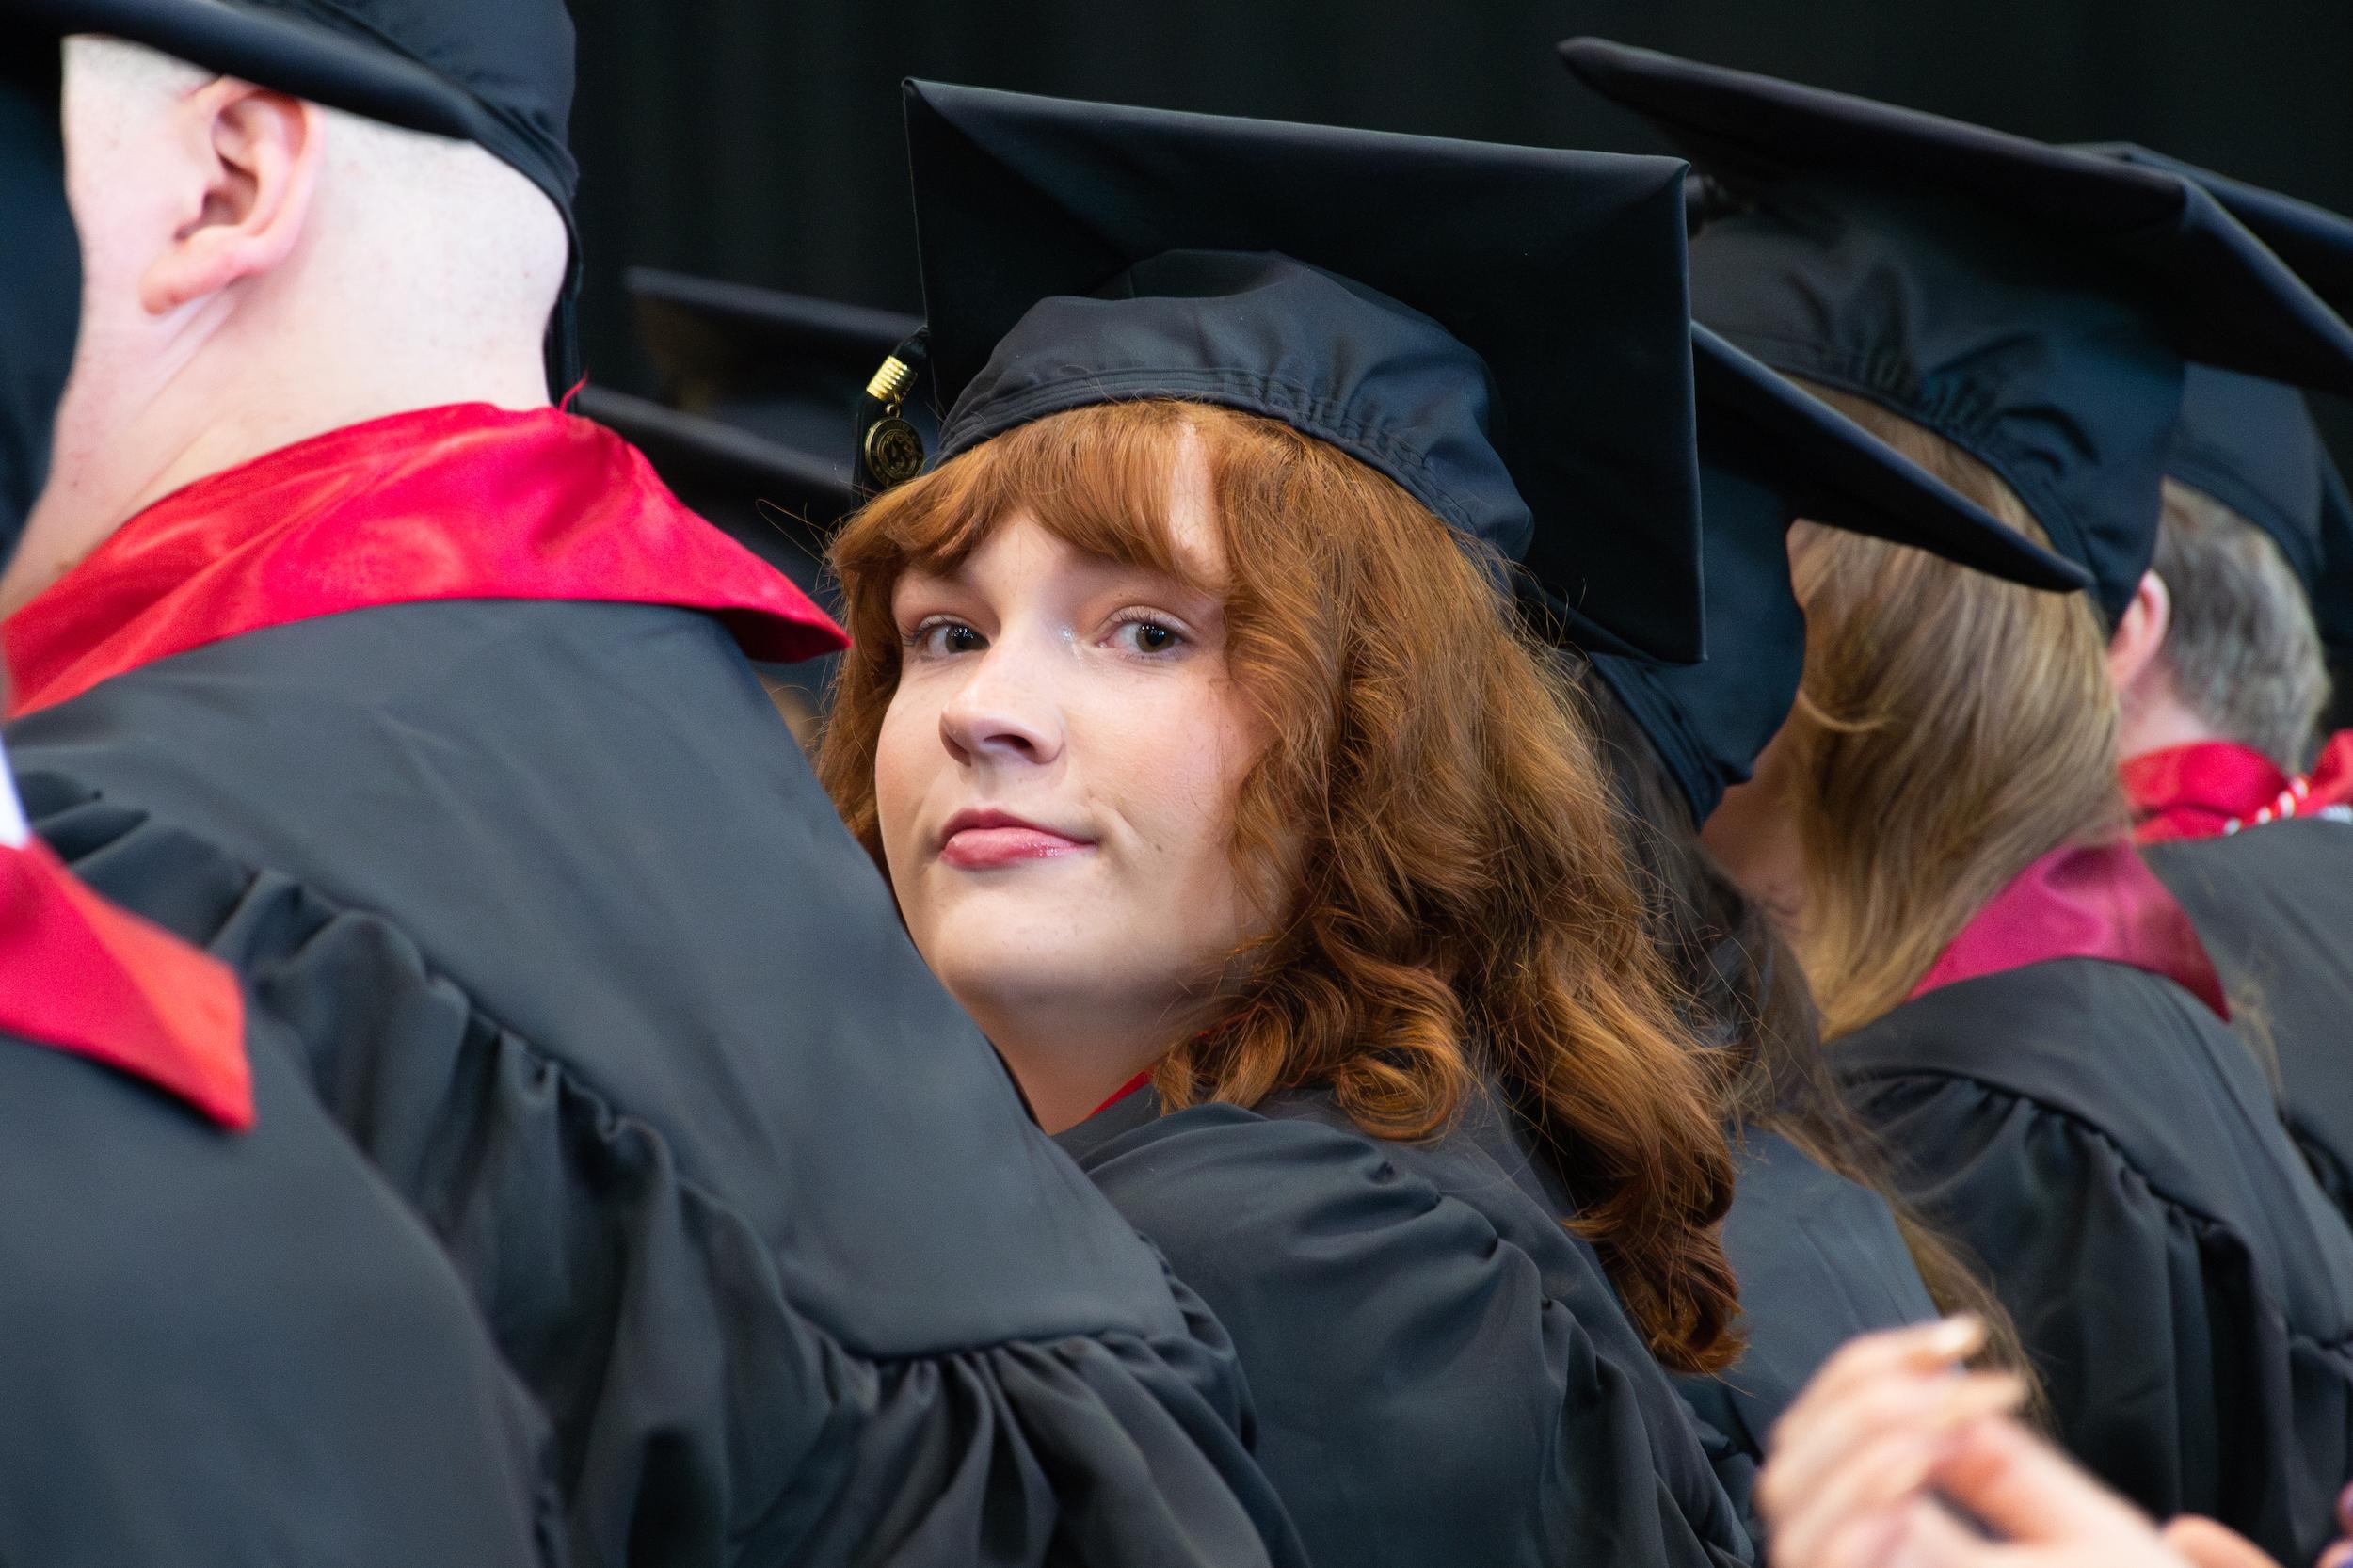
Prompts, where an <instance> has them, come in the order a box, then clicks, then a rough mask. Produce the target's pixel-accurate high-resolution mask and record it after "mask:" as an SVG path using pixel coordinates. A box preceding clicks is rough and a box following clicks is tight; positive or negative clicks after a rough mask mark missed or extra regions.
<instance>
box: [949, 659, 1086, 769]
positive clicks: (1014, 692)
mask: <svg viewBox="0 0 2353 1568" xmlns="http://www.w3.org/2000/svg"><path fill="white" fill-rule="evenodd" d="M1039 663H1040V661H1039V659H1038V658H1037V657H1036V656H1035V655H1034V654H1033V653H1032V652H1031V651H1030V650H1028V649H1026V648H1024V647H1023V646H1022V645H1021V644H1020V643H1018V642H1000V643H998V644H996V645H994V646H992V647H990V648H986V649H984V651H982V652H980V653H977V654H974V655H972V656H971V662H970V664H969V666H968V674H967V676H966V679H965V680H964V682H963V683H962V684H961V685H960V686H958V687H957V688H956V690H955V691H954V692H953V693H952V695H951V696H949V698H948V701H947V703H946V704H945V705H944V706H943V707H942V708H941V709H940V712H939V735H940V740H941V742H942V743H943V744H946V746H947V747H948V749H949V751H950V752H952V753H953V754H954V755H955V756H956V758H957V759H958V760H964V761H971V762H981V763H987V762H1002V763H1024V762H1027V763H1044V762H1050V761H1052V760H1054V759H1055V758H1056V757H1058V756H1060V755H1061V753H1062V743H1063V735H1062V724H1061V718H1060V713H1059V709H1058V706H1057V704H1056V702H1055V700H1054V696H1053V693H1052V691H1051V689H1050V681H1049V678H1048V673H1047V671H1045V670H1044V669H1041V668H1040V667H1039Z"/></svg>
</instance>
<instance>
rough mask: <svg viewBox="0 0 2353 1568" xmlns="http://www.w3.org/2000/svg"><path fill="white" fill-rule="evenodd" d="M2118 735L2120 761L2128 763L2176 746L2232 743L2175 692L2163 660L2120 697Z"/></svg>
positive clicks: (2152, 666) (2134, 682)
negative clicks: (2220, 742) (2221, 742)
mask: <svg viewBox="0 0 2353 1568" xmlns="http://www.w3.org/2000/svg"><path fill="white" fill-rule="evenodd" d="M2230 739H2231V737H2230V736H2229V735H2226V734H2224V733H2223V732H2222V731H2221V730H2219V729H2217V728H2215V727H2214V726H2213V725H2211V724H2209V723H2207V722H2206V720H2204V719H2203V718H2201V717H2200V716H2199V715H2198V713H2197V712H2195V711H2193V710H2192V709H2191V708H2190V706H2189V704H2188V703H2186V702H2184V701H2183V700H2182V699H2181V696H2180V695H2179V694H2178V693H2177V692H2176V691H2175V690H2174V686H2173V680H2172V677H2171V676H2170V674H2169V672H2168V670H2167V668H2166V666H2165V664H2164V663H2163V661H2162V660H2158V661H2155V662H2153V663H2152V664H2150V666H2149V667H2148V668H2147V669H2146V670H2144V671H2143V672H2142V673H2141V675H2140V677H2139V678H2138V679H2137V680H2134V681H2133V683H2132V684H2131V685H2129V686H2127V687H2126V688H2125V689H2124V691H2123V692H2122V693H2121V712H2120V714H2119V719H2118V724H2117V732H2116V750H2117V757H2118V760H2121V761H2125V762H2129V761H2131V760H2133V759H2134V758H2136V757H2146V756H2148V755H2150V754H2151V753H2152V752H2158V751H2171V750H2172V749H2173V748H2174V747H2176V746H2191V745H2206V744H2211V743H2213V742H2217V741H2224V742H2227V741H2229V740H2230Z"/></svg>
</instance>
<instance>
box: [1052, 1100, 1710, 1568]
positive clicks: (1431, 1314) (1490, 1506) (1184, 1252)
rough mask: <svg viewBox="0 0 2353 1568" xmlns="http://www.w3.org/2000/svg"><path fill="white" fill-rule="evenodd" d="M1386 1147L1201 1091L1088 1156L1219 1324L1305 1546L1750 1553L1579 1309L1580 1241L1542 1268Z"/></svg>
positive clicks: (1588, 1275) (1638, 1385)
mask: <svg viewBox="0 0 2353 1568" xmlns="http://www.w3.org/2000/svg"><path fill="white" fill-rule="evenodd" d="M1389 1152H1390V1151H1388V1150H1387V1149H1385V1147H1384V1146H1382V1145H1380V1144H1376V1143H1375V1142H1374V1141H1372V1140H1370V1139H1368V1138H1365V1137H1362V1136H1358V1135H1355V1134H1353V1133H1351V1132H1347V1131H1343V1130H1340V1129H1338V1128H1331V1127H1328V1126H1324V1125H1321V1124H1320V1123H1316V1122H1311V1121H1305V1120H1294V1119H1268V1118H1263V1117H1260V1116H1258V1115H1257V1114H1255V1113H1253V1112H1245V1111H1241V1110H1239V1109H1237V1108H1235V1107H1232V1106H1224V1105H1211V1106H1201V1107H1194V1108H1192V1109H1189V1110H1185V1111H1180V1112H1175V1113H1172V1114H1168V1115H1164V1116H1161V1117H1160V1118H1159V1119H1157V1120H1155V1121H1153V1122H1151V1123H1149V1124H1148V1125H1147V1126H1145V1127H1144V1128H1140V1129H1138V1130H1136V1131H1133V1132H1131V1133H1128V1134H1127V1135H1124V1136H1122V1137H1120V1138H1118V1139H1117V1140H1115V1141H1114V1142H1113V1143H1112V1144H1107V1145H1104V1146H1102V1147H1099V1148H1097V1149H1096V1150H1095V1151H1093V1152H1092V1153H1091V1154H1090V1155H1088V1156H1087V1157H1086V1158H1085V1159H1084V1160H1082V1163H1083V1164H1084V1166H1085V1168H1086V1169H1087V1171H1088V1173H1089V1175H1091V1176H1094V1178H1095V1179H1096V1183H1097V1184H1098V1185H1100V1186H1101V1187H1102V1189H1103V1190H1104V1192H1106V1193H1107V1194H1108V1195H1109V1196H1110V1197H1111V1198H1112V1202H1113V1203H1114V1204H1115V1205H1116V1206H1117V1207H1118V1208H1120V1210H1121V1211H1122V1212H1123V1213H1124V1214H1126V1215H1127V1216H1128V1219H1129V1220H1131V1221H1132V1222H1133V1223H1134V1224H1136V1226H1137V1228H1138V1229H1139V1230H1141V1231H1142V1232H1143V1233H1144V1235H1145V1236H1146V1237H1147V1238H1148V1239H1149V1240H1152V1241H1154V1242H1155V1243H1156V1244H1157V1245H1159V1246H1160V1249H1161V1250H1162V1252H1163V1253H1164V1254H1165V1255H1166V1256H1167V1257H1168V1260H1169V1262H1170V1265H1171V1266H1172V1267H1173V1268H1174V1269H1175V1270H1176V1271H1177V1273H1178V1275H1179V1276H1181V1277H1182V1278H1184V1279H1185V1280H1186V1281H1187V1282H1188V1283H1189V1284H1191V1285H1192V1286H1193V1288H1195V1289H1196V1290H1198V1291H1199V1292H1200V1293H1201V1295H1202V1297H1203V1298H1204V1300H1205V1301H1206V1302H1207V1303H1208V1304H1209V1308H1210V1309H1211V1310H1212V1311H1213V1312H1215V1313H1216V1315H1217V1317H1218V1319H1219V1320H1221V1321H1222V1322H1224V1323H1225V1325H1226V1328H1227V1329H1228V1331H1229V1332H1230V1333H1231V1334H1232V1335H1233V1336H1234V1339H1235V1343H1236V1345H1237V1347H1238V1349H1239V1351H1240V1353H1241V1360H1242V1366H1243V1369H1244V1371H1245V1372H1246V1374H1247V1376H1248V1379H1249V1383H1250V1388H1251V1393H1252V1398H1253V1401H1254V1403H1255V1405H1256V1408H1257V1416H1258V1442H1257V1453H1258V1458H1259V1462H1260V1463H1261V1464H1263V1465H1264V1466H1265V1468H1266V1471H1267V1474H1268V1476H1269V1477H1270V1479H1271V1480H1273V1482H1274V1485H1275V1488H1276V1490H1277V1491H1278V1492H1279V1493H1280V1494H1281V1495H1282V1497H1283V1501H1284V1504H1285V1506H1286V1507H1287V1508H1288V1509H1289V1512H1290V1514H1291V1517H1292V1520H1293V1521H1294V1523H1295V1524H1296V1525H1297V1526H1298V1528H1299V1530H1300V1533H1301V1535H1302V1537H1303V1539H1304V1540H1305V1544H1306V1547H1307V1551H1308V1555H1309V1557H1310V1558H1311V1559H1312V1560H1315V1561H1318V1562H1333V1563H1341V1562H1345V1563H1353V1564H1399V1565H1403V1564H1426V1563H1433V1562H1478V1563H1481V1564H1495V1565H1504V1564H1513V1563H1519V1564H1529V1565H1531V1568H1533V1565H1535V1564H1558V1563H1562V1562H1577V1563H1579V1564H1583V1565H1588V1568H1606V1565H1609V1564H1624V1565H1627V1568H1632V1565H1635V1564H1643V1565H1654V1564H1664V1563H1677V1564H1685V1563H1688V1564H1695V1565H1696V1564H1710V1563H1729V1562H1737V1561H1742V1560H1746V1557H1747V1553H1748V1543H1747V1540H1746V1538H1745V1536H1744V1535H1743V1534H1742V1532H1741V1531H1740V1529H1739V1527H1738V1525H1737V1522H1736V1521H1735V1520H1734V1519H1733V1517H1732V1512H1731V1507H1730V1504H1729V1502H1728V1501H1727V1500H1726V1499H1725V1497H1724V1496H1723V1495H1722V1493H1721V1490H1720V1489H1719V1488H1718V1487H1717V1486H1716V1483H1715V1481H1714V1479H1713V1477H1712V1475H1710V1473H1709V1471H1708V1466H1707V1463H1706V1460H1705V1456H1704V1455H1702V1454H1701V1452H1700V1451H1699V1448H1698V1445H1697V1443H1696V1442H1695V1440H1694V1439H1693V1437H1692V1434H1691V1433H1690V1432H1689V1428H1688V1426H1686V1425H1684V1424H1683V1422H1682V1412H1681V1410H1680V1407H1679V1406H1678V1405H1677V1404H1676V1401H1675V1399H1674V1396H1673V1392H1672V1391H1671V1390H1670V1389H1668V1388H1667V1386H1666V1384H1665V1380H1664V1378H1663V1375H1662V1374H1661V1373H1660V1372H1659V1371H1658V1369H1657V1367H1656V1365H1655V1364H1652V1363H1650V1362H1648V1360H1647V1358H1644V1359H1643V1361H1642V1363H1641V1365H1639V1366H1628V1365H1625V1364H1623V1363H1621V1362H1620V1361H1618V1360H1615V1359H1612V1358H1611V1357H1610V1356H1609V1355H1607V1354H1605V1353H1603V1352H1602V1351H1601V1349H1600V1348H1599V1347H1598V1345H1597V1342H1596V1338H1595V1336H1594V1335H1593V1333H1591V1332H1589V1329H1588V1326H1587V1324H1586V1323H1585V1322H1584V1321H1582V1320H1580V1313H1587V1314H1592V1313H1605V1312H1606V1313H1609V1314H1616V1313H1617V1312H1618V1310H1619V1309H1618V1307H1617V1305H1616V1303H1615V1299H1614V1296H1613V1295H1611V1293H1610V1292H1609V1288H1608V1286H1607V1284H1606V1283H1605V1282H1604V1281H1603V1280H1602V1279H1601V1278H1600V1277H1599V1273H1598V1270H1597V1269H1594V1270H1593V1271H1592V1272H1581V1271H1580V1269H1579V1267H1578V1266H1579V1265H1580V1264H1581V1263H1582V1261H1583V1260H1584V1259H1585V1258H1586V1257H1587V1256H1589V1255H1587V1254H1585V1253H1584V1252H1582V1250H1581V1249H1579V1248H1577V1246H1576V1245H1575V1244H1574V1243H1573V1242H1572V1241H1571V1240H1569V1239H1568V1238H1567V1237H1566V1235H1565V1234H1564V1233H1560V1232H1558V1229H1557V1227H1555V1234H1554V1236H1553V1237H1552V1240H1557V1241H1558V1242H1559V1250H1558V1252H1557V1253H1556V1254H1555V1255H1554V1256H1553V1257H1552V1258H1551V1259H1550V1260H1549V1264H1546V1263H1540V1262H1539V1261H1538V1259H1537V1257H1535V1256H1531V1255H1530V1253H1529V1251H1528V1250H1525V1249H1524V1248H1523V1247H1522V1246H1521V1245H1519V1244H1517V1243H1516V1242H1515V1240H1513V1239H1510V1238H1507V1237H1506V1236H1505V1235H1504V1234H1502V1233H1501V1232H1500V1231H1499V1230H1498V1227H1497V1224H1496V1223H1495V1222H1494V1221H1492V1220H1491V1219H1490V1218H1489V1217H1488V1215H1487V1214H1485V1213H1483V1212H1482V1211H1481V1208H1478V1207H1474V1205H1473V1204H1472V1203H1471V1202H1466V1201H1464V1199H1462V1198H1460V1197H1456V1196H1452V1195H1449V1194H1448V1193H1446V1192H1441V1191H1440V1190H1439V1189H1438V1188H1437V1187H1436V1186H1434V1185H1433V1183H1432V1182H1430V1181H1428V1180H1425V1179H1423V1178H1422V1177H1420V1176H1417V1175H1416V1174H1414V1173H1412V1172H1411V1171H1409V1170H1407V1169H1404V1168H1402V1166H1401V1162H1399V1161H1397V1160H1392V1159H1391V1158H1389ZM1503 1186H1504V1187H1505V1188H1509V1186H1510V1183H1509V1180H1508V1178H1505V1179H1504V1181H1503ZM1491 1195H1495V1196H1500V1195H1501V1194H1500V1193H1496V1194H1491ZM1540 1244H1541V1243H1540ZM1646 1393H1655V1394H1656V1396H1657V1398H1655V1399H1646V1398H1645V1395H1646ZM1662 1409H1663V1410H1664V1411H1665V1412H1666V1413H1667V1416H1668V1419H1666V1420H1665V1421H1663V1422H1662V1421H1661V1419H1660V1413H1661V1411H1662Z"/></svg>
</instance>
